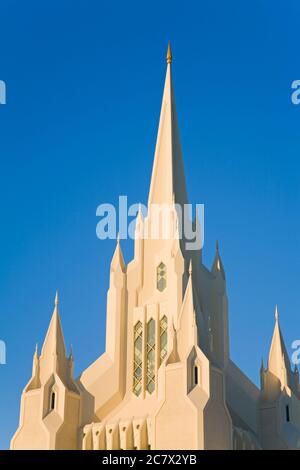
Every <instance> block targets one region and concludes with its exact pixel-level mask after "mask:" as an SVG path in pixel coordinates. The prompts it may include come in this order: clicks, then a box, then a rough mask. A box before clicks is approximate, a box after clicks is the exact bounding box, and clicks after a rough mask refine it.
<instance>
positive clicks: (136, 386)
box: [133, 321, 143, 396]
mask: <svg viewBox="0 0 300 470" xmlns="http://www.w3.org/2000/svg"><path fill="white" fill-rule="evenodd" d="M142 370H143V326H142V323H141V322H140V321H138V322H137V323H136V325H135V326H134V360H133V392H134V393H135V395H136V396H139V395H140V393H141V391H142Z"/></svg>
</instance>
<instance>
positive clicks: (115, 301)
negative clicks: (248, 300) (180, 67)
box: [11, 46, 300, 450]
mask: <svg viewBox="0 0 300 470" xmlns="http://www.w3.org/2000/svg"><path fill="white" fill-rule="evenodd" d="M171 62H172V54H171V49H170V46H169V47H168V52H167V70H166V78H165V85H164V91H163V98H162V106H161V114H160V121H159V128H158V135H157V141H156V149H155V156H154V164H153V170H152V177H151V184H150V191H149V199H148V212H147V215H143V214H142V211H141V210H140V211H139V213H138V215H137V219H136V226H135V231H136V232H135V240H134V258H133V259H132V261H130V262H129V263H128V264H127V265H126V264H125V262H124V259H123V255H122V250H121V245H120V240H119V239H118V240H117V242H116V248H115V252H114V254H113V257H112V261H111V265H110V273H109V276H110V284H109V290H108V294H107V314H106V348H105V352H104V353H103V354H102V355H101V356H100V357H99V358H98V359H96V360H95V362H94V363H93V364H91V365H90V366H89V367H88V368H87V369H86V370H84V371H83V372H82V373H81V374H80V376H79V377H78V378H77V379H76V378H74V377H73V364H74V359H73V355H72V352H71V353H70V354H69V356H67V354H66V347H65V343H64V338H63V333H62V328H61V323H60V317H59V312H58V297H57V296H56V298H55V305H54V312H53V315H52V318H51V321H50V325H49V328H48V332H47V334H46V338H45V340H44V344H43V347H42V350H41V351H40V352H39V351H38V348H36V350H35V352H34V356H33V367H32V375H31V378H30V380H29V382H28V384H27V385H26V386H25V388H24V390H23V393H22V396H21V410H20V422H19V427H18V429H17V430H16V432H15V434H14V436H13V438H12V440H11V449H83V450H90V449H95V450H99V449H124V450H126V449H166V450H171V449H176V450H179V449H253V450H254V449H299V448H300V388H299V376H298V370H297V368H296V367H295V369H294V370H292V367H291V363H290V360H289V357H288V354H287V350H286V347H285V345H284V341H283V337H282V333H281V330H280V326H279V315H278V310H277V308H276V313H275V327H274V333H273V338H272V342H271V347H270V352H269V357H268V360H267V363H266V366H264V364H262V366H261V370H260V378H261V386H260V389H259V388H258V387H257V386H256V385H255V384H254V383H253V382H252V381H251V380H250V379H249V378H248V377H247V376H246V375H245V374H244V373H243V372H242V371H241V370H240V369H239V367H238V366H237V365H236V364H235V363H234V362H233V361H232V360H231V358H230V348H229V329H228V302H227V294H226V277H225V269H224V266H223V264H222V260H221V256H220V252H219V247H218V245H217V247H216V253H215V259H214V261H213V264H212V267H211V269H209V268H207V267H206V266H204V264H203V262H202V248H200V249H197V250H189V249H188V248H187V244H186V243H185V240H184V237H180V236H177V235H178V225H179V220H178V218H179V216H178V211H177V209H176V210H173V209H174V207H175V206H177V207H178V206H179V207H183V206H184V205H185V204H187V202H188V197H187V191H186V184H185V176H184V169H183V159H182V152H181V146H180V139H179V129H178V123H177V115H176V108H175V97H174V88H173V81H172V71H171ZM154 205H164V206H166V207H169V208H170V209H171V214H172V216H171V217H170V219H169V221H170V224H172V227H173V228H174V230H173V231H171V232H170V233H172V236H170V237H151V236H147V237H145V236H144V233H145V227H147V228H148V233H149V227H151V226H153V225H154V224H155V223H157V218H156V219H155V220H154V217H153V212H152V207H153V206H154ZM160 220H161V219H160ZM158 223H159V222H158ZM161 223H163V221H161ZM258 373H259V371H258Z"/></svg>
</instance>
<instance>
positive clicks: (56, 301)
mask: <svg viewBox="0 0 300 470" xmlns="http://www.w3.org/2000/svg"><path fill="white" fill-rule="evenodd" d="M54 305H55V306H57V305H58V292H57V291H56V294H55V300H54Z"/></svg>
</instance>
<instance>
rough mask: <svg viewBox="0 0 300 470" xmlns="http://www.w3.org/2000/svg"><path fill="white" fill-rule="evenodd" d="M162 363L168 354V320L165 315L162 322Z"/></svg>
mask: <svg viewBox="0 0 300 470" xmlns="http://www.w3.org/2000/svg"><path fill="white" fill-rule="evenodd" d="M159 330H160V331H159V333H160V336H159V338H160V363H162V362H163V360H164V358H165V357H166V355H167V352H168V319H167V317H166V316H165V315H164V316H163V317H162V319H161V320H160V329H159Z"/></svg>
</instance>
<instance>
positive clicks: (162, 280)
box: [156, 263, 167, 292]
mask: <svg viewBox="0 0 300 470" xmlns="http://www.w3.org/2000/svg"><path fill="white" fill-rule="evenodd" d="M156 287H157V289H158V290H159V292H162V291H163V290H165V288H166V287H167V267H166V265H165V264H164V263H160V264H159V265H158V267H157V270H156Z"/></svg>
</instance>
